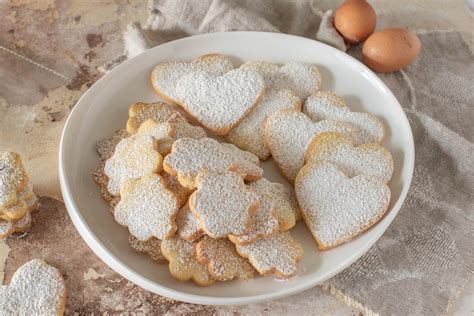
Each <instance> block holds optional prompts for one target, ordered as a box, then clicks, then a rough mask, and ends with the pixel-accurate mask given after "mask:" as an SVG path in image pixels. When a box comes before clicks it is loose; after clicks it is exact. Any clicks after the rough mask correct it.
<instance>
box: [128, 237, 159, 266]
mask: <svg viewBox="0 0 474 316" xmlns="http://www.w3.org/2000/svg"><path fill="white" fill-rule="evenodd" d="M128 243H129V244H130V247H132V248H133V250H135V251H137V252H141V253H146V254H147V255H148V256H150V258H151V260H153V261H155V262H156V263H167V262H168V260H166V258H165V256H163V253H162V252H161V240H159V239H158V238H154V237H153V238H150V239H148V240H145V241H142V240H139V239H137V238H136V237H135V236H133V235H130V236H129V237H128Z"/></svg>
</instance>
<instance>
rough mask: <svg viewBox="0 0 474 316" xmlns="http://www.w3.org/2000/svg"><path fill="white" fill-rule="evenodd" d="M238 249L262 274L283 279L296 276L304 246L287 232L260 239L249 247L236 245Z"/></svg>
mask: <svg viewBox="0 0 474 316" xmlns="http://www.w3.org/2000/svg"><path fill="white" fill-rule="evenodd" d="M236 249H237V252H238V253H239V254H240V255H241V256H244V257H246V258H248V259H249V261H250V263H251V264H252V265H253V267H254V268H255V269H257V271H258V272H260V273H261V274H263V275H268V274H271V273H274V274H276V275H277V276H279V277H283V278H288V277H291V276H293V275H295V274H296V272H297V265H296V264H297V262H298V261H299V260H300V259H301V257H302V256H303V246H302V245H301V244H299V243H298V242H297V241H296V240H294V239H293V238H292V237H291V235H290V233H289V232H287V231H286V232H281V233H278V234H276V235H273V236H270V237H267V238H262V239H258V240H256V241H255V242H253V243H251V244H249V245H245V246H241V245H236Z"/></svg>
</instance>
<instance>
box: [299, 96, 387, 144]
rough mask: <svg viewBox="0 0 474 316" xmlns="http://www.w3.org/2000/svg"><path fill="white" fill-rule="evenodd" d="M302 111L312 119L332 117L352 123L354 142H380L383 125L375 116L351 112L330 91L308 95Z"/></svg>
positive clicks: (382, 136)
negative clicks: (354, 134) (354, 133)
mask: <svg viewBox="0 0 474 316" xmlns="http://www.w3.org/2000/svg"><path fill="white" fill-rule="evenodd" d="M303 113H305V114H306V115H308V116H309V117H310V118H311V119H312V120H313V121H320V120H326V119H334V120H339V121H343V122H347V123H350V124H352V125H353V126H354V127H355V129H356V130H355V132H356V144H357V145H360V144H369V143H378V144H380V143H382V141H383V138H384V134H385V132H384V127H383V124H382V122H380V121H379V120H378V119H377V118H376V117H375V116H373V115H371V114H368V113H361V112H351V110H350V109H349V108H348V107H347V106H346V102H345V101H344V99H343V98H341V97H339V96H337V95H336V94H335V93H334V92H331V91H318V92H316V93H313V94H312V95H310V96H309V97H308V98H307V99H306V101H305V103H304V105H303Z"/></svg>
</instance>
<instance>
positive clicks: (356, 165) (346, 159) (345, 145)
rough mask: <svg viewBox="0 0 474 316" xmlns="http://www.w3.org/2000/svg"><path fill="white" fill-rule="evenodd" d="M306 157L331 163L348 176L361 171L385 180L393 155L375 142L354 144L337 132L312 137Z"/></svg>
mask: <svg viewBox="0 0 474 316" xmlns="http://www.w3.org/2000/svg"><path fill="white" fill-rule="evenodd" d="M305 160H306V162H308V161H319V162H329V163H333V164H335V165H336V166H338V167H339V168H340V169H341V170H342V172H344V174H346V175H347V176H348V177H349V178H352V177H355V176H356V175H359V174H362V175H365V176H367V177H371V178H374V179H376V180H379V181H382V182H384V183H388V182H389V181H390V179H391V178H392V174H393V158H392V155H391V154H390V152H389V151H388V150H387V149H385V148H383V147H382V146H380V145H378V144H375V143H373V144H363V145H360V146H357V147H354V144H353V143H352V141H351V140H350V139H348V138H347V137H344V135H341V134H338V133H329V132H328V133H321V134H319V135H317V136H316V137H314V138H313V140H312V141H311V143H310V144H309V146H308V150H307V151H306V156H305Z"/></svg>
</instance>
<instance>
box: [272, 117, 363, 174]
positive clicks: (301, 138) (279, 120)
mask: <svg viewBox="0 0 474 316" xmlns="http://www.w3.org/2000/svg"><path fill="white" fill-rule="evenodd" d="M354 131H355V130H354V127H353V126H352V125H351V124H349V123H345V122H341V121H336V120H323V121H319V122H313V121H312V120H311V119H310V118H309V117H308V116H306V115H305V114H303V113H301V112H297V111H294V110H280V111H277V112H275V113H274V114H272V115H271V116H270V117H269V118H268V119H267V121H266V123H265V143H266V144H267V146H268V148H269V149H270V152H271V154H272V157H273V159H274V160H275V163H276V164H277V166H278V168H279V169H280V171H281V172H282V173H283V175H284V176H285V177H286V178H287V179H288V180H290V181H291V182H293V181H294V180H295V178H296V174H297V173H298V171H299V170H300V169H301V167H303V164H304V155H305V153H306V150H307V148H308V145H309V143H310V142H311V140H312V139H313V137H314V136H316V135H317V134H319V133H322V132H339V133H341V134H344V135H346V136H347V137H349V138H352V137H353V135H354Z"/></svg>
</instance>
